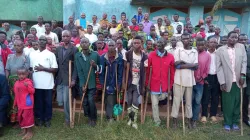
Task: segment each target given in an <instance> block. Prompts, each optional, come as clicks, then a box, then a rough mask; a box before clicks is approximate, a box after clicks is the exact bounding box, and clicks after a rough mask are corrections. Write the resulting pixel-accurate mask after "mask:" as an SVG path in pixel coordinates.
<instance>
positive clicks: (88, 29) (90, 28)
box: [87, 25, 93, 34]
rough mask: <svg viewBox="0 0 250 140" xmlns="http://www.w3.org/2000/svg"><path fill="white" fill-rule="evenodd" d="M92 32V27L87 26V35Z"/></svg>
mask: <svg viewBox="0 0 250 140" xmlns="http://www.w3.org/2000/svg"><path fill="white" fill-rule="evenodd" d="M92 31H93V26H92V25H88V26H87V32H88V34H92Z"/></svg>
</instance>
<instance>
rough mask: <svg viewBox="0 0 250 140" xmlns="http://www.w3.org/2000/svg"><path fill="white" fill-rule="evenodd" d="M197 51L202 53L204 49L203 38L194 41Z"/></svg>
mask: <svg viewBox="0 0 250 140" xmlns="http://www.w3.org/2000/svg"><path fill="white" fill-rule="evenodd" d="M196 46H197V51H198V52H202V51H204V49H205V40H204V39H203V38H198V39H197V40H196Z"/></svg>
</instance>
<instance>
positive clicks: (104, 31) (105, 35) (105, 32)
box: [103, 30, 109, 38]
mask: <svg viewBox="0 0 250 140" xmlns="http://www.w3.org/2000/svg"><path fill="white" fill-rule="evenodd" d="M103 35H104V37H105V38H107V37H109V31H108V30H103Z"/></svg>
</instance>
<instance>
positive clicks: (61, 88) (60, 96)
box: [56, 85, 64, 106]
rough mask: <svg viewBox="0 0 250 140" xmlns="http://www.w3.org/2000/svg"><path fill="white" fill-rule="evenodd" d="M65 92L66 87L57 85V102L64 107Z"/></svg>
mask: <svg viewBox="0 0 250 140" xmlns="http://www.w3.org/2000/svg"><path fill="white" fill-rule="evenodd" d="M63 92H64V86H63V85H57V87H56V93H57V96H56V101H57V103H58V106H63V97H64V96H63V94H64V93H63Z"/></svg>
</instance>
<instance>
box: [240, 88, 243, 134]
mask: <svg viewBox="0 0 250 140" xmlns="http://www.w3.org/2000/svg"><path fill="white" fill-rule="evenodd" d="M242 104H243V92H242V87H240V134H241V136H243V123H242V116H243V112H242V106H243V105H242Z"/></svg>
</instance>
